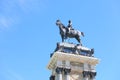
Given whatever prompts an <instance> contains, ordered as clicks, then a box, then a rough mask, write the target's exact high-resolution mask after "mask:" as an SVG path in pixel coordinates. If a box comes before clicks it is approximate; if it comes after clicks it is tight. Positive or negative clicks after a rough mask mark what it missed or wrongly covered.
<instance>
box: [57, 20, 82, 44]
mask: <svg viewBox="0 0 120 80" xmlns="http://www.w3.org/2000/svg"><path fill="white" fill-rule="evenodd" d="M56 25H57V26H58V27H59V30H60V35H61V38H62V42H64V40H65V39H67V38H75V39H76V40H77V41H78V42H79V43H80V45H82V43H81V40H80V36H83V37H84V33H83V32H80V31H78V30H75V29H73V28H72V22H71V20H69V21H68V26H67V27H65V26H64V25H63V24H62V23H61V21H60V20H57V21H56Z"/></svg>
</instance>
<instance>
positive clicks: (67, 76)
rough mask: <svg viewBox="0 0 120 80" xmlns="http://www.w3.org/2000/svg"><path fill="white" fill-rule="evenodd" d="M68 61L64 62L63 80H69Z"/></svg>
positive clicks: (69, 69)
mask: <svg viewBox="0 0 120 80" xmlns="http://www.w3.org/2000/svg"><path fill="white" fill-rule="evenodd" d="M70 72H71V68H70V61H65V68H64V74H65V80H70Z"/></svg>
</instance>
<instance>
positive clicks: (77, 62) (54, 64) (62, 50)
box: [47, 43, 99, 80]
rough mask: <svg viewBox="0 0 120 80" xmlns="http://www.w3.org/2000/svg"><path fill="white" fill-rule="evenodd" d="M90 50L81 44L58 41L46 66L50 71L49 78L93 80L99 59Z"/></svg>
mask: <svg viewBox="0 0 120 80" xmlns="http://www.w3.org/2000/svg"><path fill="white" fill-rule="evenodd" d="M70 50H71V51H70ZM76 50H77V52H76ZM91 52H92V50H91V49H89V48H86V47H83V46H81V45H75V44H70V43H59V49H58V47H57V50H55V52H54V53H53V54H52V56H51V58H50V61H49V63H48V66H47V68H48V69H49V70H51V71H52V72H51V76H50V80H95V76H96V74H97V72H96V70H95V67H96V65H97V64H98V63H99V60H98V58H95V57H94V56H93V55H91ZM83 53H84V54H83ZM89 54H90V55H89ZM92 54H93V53H92Z"/></svg>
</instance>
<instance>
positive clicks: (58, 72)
mask: <svg viewBox="0 0 120 80" xmlns="http://www.w3.org/2000/svg"><path fill="white" fill-rule="evenodd" d="M62 71H63V68H61V67H57V68H56V79H55V80H62Z"/></svg>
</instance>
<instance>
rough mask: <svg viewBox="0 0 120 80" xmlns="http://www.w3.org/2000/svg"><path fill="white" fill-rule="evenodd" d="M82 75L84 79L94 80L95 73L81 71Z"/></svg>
mask: <svg viewBox="0 0 120 80" xmlns="http://www.w3.org/2000/svg"><path fill="white" fill-rule="evenodd" d="M82 74H83V77H84V78H85V77H90V78H91V79H92V78H95V76H96V74H97V72H91V71H83V72H82Z"/></svg>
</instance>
